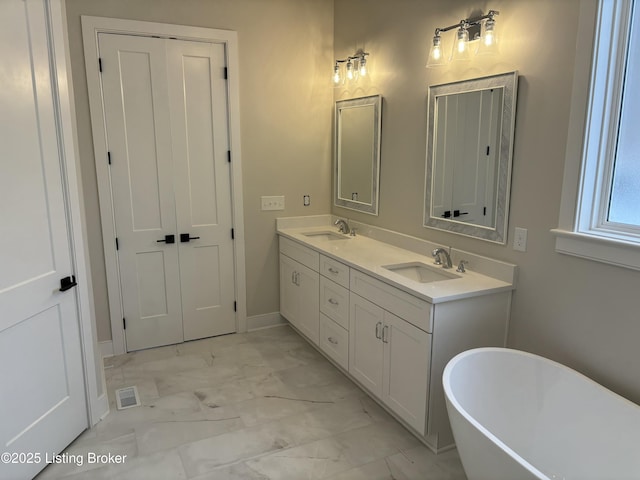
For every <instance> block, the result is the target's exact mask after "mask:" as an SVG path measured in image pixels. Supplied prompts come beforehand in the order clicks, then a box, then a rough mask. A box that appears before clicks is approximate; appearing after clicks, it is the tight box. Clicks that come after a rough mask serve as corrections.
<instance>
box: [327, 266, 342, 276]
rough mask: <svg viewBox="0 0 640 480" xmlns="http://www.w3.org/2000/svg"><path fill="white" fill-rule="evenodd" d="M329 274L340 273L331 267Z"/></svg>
mask: <svg viewBox="0 0 640 480" xmlns="http://www.w3.org/2000/svg"><path fill="white" fill-rule="evenodd" d="M329 273H333V274H334V275H337V274H339V273H340V272H339V271H338V270H336V269H335V268H333V267H329Z"/></svg>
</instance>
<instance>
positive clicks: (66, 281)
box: [60, 275, 78, 292]
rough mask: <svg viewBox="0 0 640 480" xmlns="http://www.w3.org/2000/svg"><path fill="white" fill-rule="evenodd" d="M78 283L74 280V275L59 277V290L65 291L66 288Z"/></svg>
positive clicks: (69, 288) (68, 288)
mask: <svg viewBox="0 0 640 480" xmlns="http://www.w3.org/2000/svg"><path fill="white" fill-rule="evenodd" d="M76 285H78V282H76V276H75V275H71V276H70V277H64V278H61V279H60V291H61V292H66V291H67V290H71V289H72V288H73V287H75V286H76Z"/></svg>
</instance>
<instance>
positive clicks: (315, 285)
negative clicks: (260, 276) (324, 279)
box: [296, 264, 320, 345]
mask: <svg viewBox="0 0 640 480" xmlns="http://www.w3.org/2000/svg"><path fill="white" fill-rule="evenodd" d="M296 273H297V275H296V284H297V288H296V295H297V296H298V302H299V303H298V305H299V309H298V318H297V320H296V321H297V325H296V326H297V327H298V328H299V329H300V331H301V332H302V333H303V334H304V335H306V336H307V338H309V340H311V341H312V342H313V343H315V344H316V345H318V342H319V340H320V275H319V274H318V272H314V271H313V270H311V269H310V268H307V267H305V266H304V265H301V264H298V265H297V266H296Z"/></svg>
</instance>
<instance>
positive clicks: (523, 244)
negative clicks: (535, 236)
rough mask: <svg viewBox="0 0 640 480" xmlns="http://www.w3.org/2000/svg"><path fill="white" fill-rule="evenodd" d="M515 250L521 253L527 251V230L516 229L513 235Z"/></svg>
mask: <svg viewBox="0 0 640 480" xmlns="http://www.w3.org/2000/svg"><path fill="white" fill-rule="evenodd" d="M513 249H514V250H517V251H519V252H526V251H527V229H526V228H520V227H516V230H515V233H514V235H513Z"/></svg>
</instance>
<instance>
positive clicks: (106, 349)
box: [98, 340, 113, 358]
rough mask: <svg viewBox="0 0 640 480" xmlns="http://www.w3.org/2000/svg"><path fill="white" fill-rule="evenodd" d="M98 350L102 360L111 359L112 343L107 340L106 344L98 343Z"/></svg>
mask: <svg viewBox="0 0 640 480" xmlns="http://www.w3.org/2000/svg"><path fill="white" fill-rule="evenodd" d="M98 348H99V349H100V354H101V355H102V358H104V357H113V341H111V340H107V341H106V342H98Z"/></svg>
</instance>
